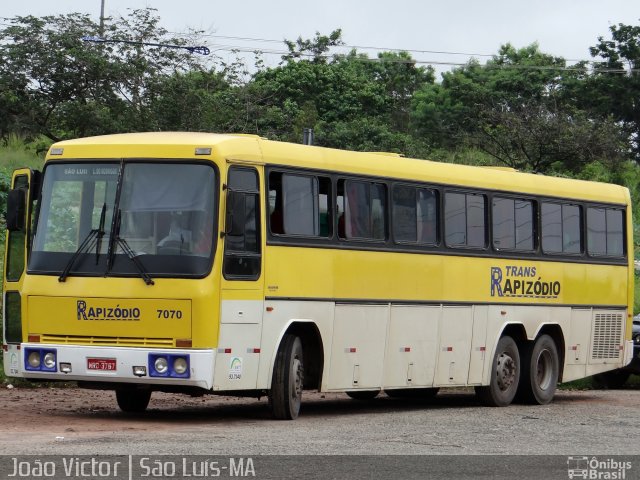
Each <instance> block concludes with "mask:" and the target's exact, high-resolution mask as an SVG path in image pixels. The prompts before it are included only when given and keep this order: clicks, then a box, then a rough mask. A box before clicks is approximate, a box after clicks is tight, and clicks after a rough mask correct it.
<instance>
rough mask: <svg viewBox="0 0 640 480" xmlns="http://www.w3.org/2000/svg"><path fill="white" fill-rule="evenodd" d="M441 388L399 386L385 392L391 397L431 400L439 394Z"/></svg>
mask: <svg viewBox="0 0 640 480" xmlns="http://www.w3.org/2000/svg"><path fill="white" fill-rule="evenodd" d="M439 390H440V389H439V388H437V387H436V388H397V389H395V390H385V391H384V393H386V394H387V396H388V397H391V398H415V399H420V400H430V399H432V398H434V397H435V396H436V395H437V394H438V391H439Z"/></svg>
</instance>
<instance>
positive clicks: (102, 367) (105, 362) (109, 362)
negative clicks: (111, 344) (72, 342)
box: [87, 358, 116, 372]
mask: <svg viewBox="0 0 640 480" xmlns="http://www.w3.org/2000/svg"><path fill="white" fill-rule="evenodd" d="M87 370H97V371H100V372H114V371H115V370H116V359H115V358H87Z"/></svg>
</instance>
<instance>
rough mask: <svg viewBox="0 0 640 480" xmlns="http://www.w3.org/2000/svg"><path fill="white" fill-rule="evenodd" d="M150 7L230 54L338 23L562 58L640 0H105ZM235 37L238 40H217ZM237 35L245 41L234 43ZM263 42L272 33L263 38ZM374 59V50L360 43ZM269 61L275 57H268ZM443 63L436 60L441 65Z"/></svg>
mask: <svg viewBox="0 0 640 480" xmlns="http://www.w3.org/2000/svg"><path fill="white" fill-rule="evenodd" d="M100 4H101V0H55V1H52V0H23V1H21V2H20V1H15V0H3V5H2V7H1V8H0V16H2V17H13V16H15V15H35V16H43V15H56V14H62V13H70V12H84V13H89V14H90V15H92V16H94V17H95V19H96V21H98V18H99V16H100ZM146 6H150V7H153V8H156V9H157V10H158V14H159V15H160V17H161V19H162V20H161V23H162V25H163V26H164V27H165V28H167V29H168V30H169V31H171V32H178V33H179V32H185V31H187V29H188V28H196V29H203V30H205V31H207V33H209V34H212V35H214V36H211V37H206V42H207V46H209V47H210V48H211V49H212V50H214V49H215V48H216V47H218V48H221V49H220V50H219V53H220V54H222V55H223V56H224V55H229V54H228V53H226V52H227V49H228V48H230V47H231V46H236V47H241V48H249V49H261V50H265V51H281V50H282V49H283V44H282V43H281V41H282V40H283V39H285V38H286V39H290V40H295V39H296V38H298V37H299V36H302V37H303V38H311V37H313V36H314V34H315V32H316V31H319V32H320V33H322V34H329V33H330V32H331V31H332V30H334V29H336V28H342V32H343V40H344V42H345V43H346V44H347V45H350V46H358V47H378V48H382V49H403V50H408V51H411V54H412V56H413V58H415V59H416V60H419V61H424V62H450V63H464V62H466V61H467V60H468V59H469V56H468V55H451V54H439V53H435V52H461V53H465V54H469V53H470V54H476V55H477V56H476V58H478V60H480V61H484V60H485V57H482V56H480V55H483V54H485V55H491V54H495V53H496V52H497V50H498V48H499V46H500V45H501V44H504V43H507V42H510V43H512V44H513V45H515V46H516V47H524V46H526V45H529V44H531V43H533V42H538V44H539V45H540V48H541V50H542V51H544V52H546V53H550V54H553V55H556V56H561V57H564V58H566V59H568V60H579V59H589V58H590V56H589V47H590V46H593V45H595V44H596V43H597V40H598V37H599V36H604V37H605V38H609V26H610V25H616V24H618V23H624V24H631V25H639V24H640V2H639V1H638V0H485V1H480V0H437V1H434V0H414V1H410V0H394V1H389V0H386V1H382V0H367V1H350V0H323V1H318V2H309V1H293V0H272V1H267V0H244V1H226V2H220V1H215V0H105V15H106V16H109V15H111V16H116V15H123V16H126V15H127V8H144V7H146ZM222 37H236V38H222ZM238 37H242V38H248V39H249V40H240V39H239V38H238ZM264 40H274V41H276V42H268V41H264ZM358 50H361V51H362V52H364V53H368V54H369V55H370V56H372V57H374V56H375V55H376V51H375V50H366V49H361V48H358ZM265 60H266V61H267V64H271V65H275V64H276V63H277V60H279V55H275V54H274V55H265ZM443 68H444V69H447V70H448V69H449V68H451V67H450V66H444V67H439V68H438V70H442V69H443Z"/></svg>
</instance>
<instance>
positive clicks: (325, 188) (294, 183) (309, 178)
mask: <svg viewBox="0 0 640 480" xmlns="http://www.w3.org/2000/svg"><path fill="white" fill-rule="evenodd" d="M330 189H331V181H330V179H329V178H328V177H317V176H315V175H303V174H292V173H291V174H290V173H281V172H271V173H270V174H269V230H270V231H271V233H272V234H275V235H302V236H307V237H325V238H326V237H329V236H330V233H331V232H330V229H329V221H330V220H329V198H330Z"/></svg>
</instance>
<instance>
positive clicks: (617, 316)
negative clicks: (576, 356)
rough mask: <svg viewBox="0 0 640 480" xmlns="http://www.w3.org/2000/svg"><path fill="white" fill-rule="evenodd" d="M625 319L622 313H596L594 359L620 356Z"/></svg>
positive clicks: (592, 354) (592, 355)
mask: <svg viewBox="0 0 640 480" xmlns="http://www.w3.org/2000/svg"><path fill="white" fill-rule="evenodd" d="M623 320H624V315H623V314H622V313H596V315H595V321H594V324H593V348H592V350H591V359H592V360H605V359H617V358H619V357H620V354H621V350H620V342H621V339H622V324H623Z"/></svg>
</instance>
